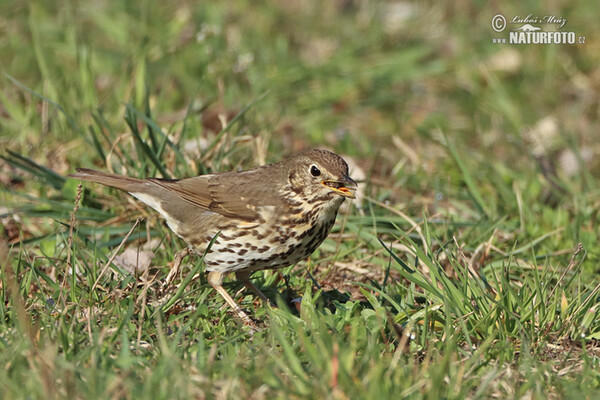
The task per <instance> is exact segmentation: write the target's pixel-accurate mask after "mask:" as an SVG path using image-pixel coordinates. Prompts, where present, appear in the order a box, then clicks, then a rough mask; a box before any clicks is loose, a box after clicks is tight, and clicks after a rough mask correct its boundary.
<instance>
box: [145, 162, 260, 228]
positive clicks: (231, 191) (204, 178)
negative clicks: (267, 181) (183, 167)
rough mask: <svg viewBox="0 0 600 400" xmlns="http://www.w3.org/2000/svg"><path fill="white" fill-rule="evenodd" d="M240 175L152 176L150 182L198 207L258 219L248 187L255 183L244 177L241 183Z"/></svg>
mask: <svg viewBox="0 0 600 400" xmlns="http://www.w3.org/2000/svg"><path fill="white" fill-rule="evenodd" d="M239 174H242V173H239ZM239 174H238V173H222V174H213V175H201V176H197V177H194V178H186V179H179V180H163V179H149V181H150V182H152V183H154V184H155V185H158V186H160V187H162V188H164V189H167V190H169V191H171V192H172V193H174V194H175V195H177V196H178V197H179V198H181V199H183V200H185V201H186V202H187V203H189V204H191V205H193V206H195V207H199V208H202V209H205V210H210V211H212V212H215V213H218V214H222V215H224V216H227V217H232V218H240V219H246V220H250V219H255V218H256V217H257V216H258V213H257V212H256V209H255V206H254V205H253V199H252V197H253V196H252V195H250V193H248V189H247V188H248V186H250V187H251V186H252V185H248V182H243V179H242V182H240V179H239V177H237V176H236V175H239ZM232 178H233V179H232ZM236 178H238V179H236ZM251 191H252V190H251Z"/></svg>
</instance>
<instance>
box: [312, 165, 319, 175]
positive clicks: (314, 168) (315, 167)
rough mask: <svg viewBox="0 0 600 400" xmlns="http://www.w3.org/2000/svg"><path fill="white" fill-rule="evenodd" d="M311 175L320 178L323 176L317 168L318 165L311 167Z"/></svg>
mask: <svg viewBox="0 0 600 400" xmlns="http://www.w3.org/2000/svg"><path fill="white" fill-rule="evenodd" d="M310 173H311V175H312V176H319V175H321V171H320V170H319V168H317V166H316V165H313V166H311V167H310Z"/></svg>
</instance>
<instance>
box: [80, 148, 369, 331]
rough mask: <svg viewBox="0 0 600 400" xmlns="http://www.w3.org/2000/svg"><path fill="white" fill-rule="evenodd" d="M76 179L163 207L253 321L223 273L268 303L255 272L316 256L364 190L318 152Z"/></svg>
mask: <svg viewBox="0 0 600 400" xmlns="http://www.w3.org/2000/svg"><path fill="white" fill-rule="evenodd" d="M69 176H70V177H72V178H76V179H81V180H85V181H91V182H97V183H101V184H103V185H106V186H111V187H114V188H117V189H121V190H124V191H126V192H129V194H131V195H132V196H134V197H136V198H137V199H139V200H141V201H143V202H144V203H146V204H147V205H149V206H150V207H152V208H154V209H155V210H156V211H158V212H159V213H160V214H161V215H162V216H163V217H164V218H165V219H166V221H167V225H168V226H169V228H170V229H171V230H172V231H173V232H174V233H175V234H177V236H179V237H180V238H182V239H183V240H184V241H185V242H186V243H187V244H188V246H189V249H191V251H193V252H195V253H197V254H199V255H202V254H204V252H206V254H205V255H204V263H205V266H206V267H205V270H206V271H207V272H208V282H209V283H210V284H211V286H212V287H213V288H215V290H216V291H217V292H218V293H219V294H220V295H221V296H223V298H224V299H225V301H226V302H227V303H228V304H229V305H230V306H231V308H233V310H234V311H235V312H236V313H237V315H238V316H239V317H240V318H241V319H242V320H243V321H244V322H245V323H246V324H248V325H253V323H252V320H251V319H250V317H249V316H248V315H247V314H246V313H245V312H244V311H243V310H242V309H241V308H240V307H239V306H238V305H237V303H236V302H235V300H234V299H233V298H232V297H231V296H230V295H229V294H228V293H227V292H226V291H225V289H224V288H223V286H222V283H223V276H224V275H225V274H228V273H230V272H235V273H236V278H237V279H239V280H241V281H242V282H243V283H244V284H245V285H246V287H247V288H249V289H250V290H252V291H253V292H254V293H255V294H256V295H257V296H258V297H260V298H261V299H262V300H263V301H266V302H268V299H267V297H266V296H265V295H264V294H263V293H262V292H261V291H260V290H259V289H258V288H257V287H256V286H254V284H252V282H250V280H249V278H250V275H251V274H252V272H254V271H258V270H263V269H274V268H283V267H287V266H289V265H292V264H294V263H297V262H298V261H300V260H303V259H305V258H307V257H308V256H309V255H311V254H312V253H313V252H314V251H315V250H316V248H317V247H319V245H320V244H321V243H322V242H323V240H325V238H326V237H327V235H328V234H329V231H330V230H331V227H332V226H333V223H334V222H335V217H336V215H337V212H338V209H339V207H340V205H341V204H342V203H343V202H344V200H345V199H346V198H350V199H353V198H354V194H353V190H354V189H356V187H357V185H356V182H354V181H353V180H352V179H351V178H350V177H349V176H348V164H346V162H345V161H344V160H343V159H342V158H341V157H340V156H338V155H336V154H334V153H332V152H329V151H325V150H317V149H315V150H309V151H306V152H303V153H300V154H298V155H296V156H293V157H290V158H288V159H285V160H283V161H280V162H278V163H276V164H270V165H265V166H262V167H258V168H254V169H250V170H248V171H241V172H225V173H218V174H209V175H200V176H197V177H194V178H184V179H173V180H171V179H157V178H147V179H136V178H130V177H126V176H121V175H115V174H109V173H106V172H100V171H94V170H90V169H83V168H78V169H77V173H75V174H72V175H69ZM215 235H218V236H217V237H216V238H215V240H214V242H213V245H212V247H211V248H210V249H209V250H208V251H207V246H208V244H209V243H210V241H211V240H212V239H213V238H214V236H215ZM188 251H189V250H188ZM186 254H187V253H186ZM181 258H183V257H180V258H179V259H177V260H176V262H175V264H176V266H178V263H179V262H180V261H181Z"/></svg>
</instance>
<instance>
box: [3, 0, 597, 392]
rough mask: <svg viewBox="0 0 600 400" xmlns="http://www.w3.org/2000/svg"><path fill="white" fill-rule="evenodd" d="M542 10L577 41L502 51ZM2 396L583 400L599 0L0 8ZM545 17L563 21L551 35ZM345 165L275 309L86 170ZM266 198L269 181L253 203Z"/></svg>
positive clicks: (270, 282)
mask: <svg viewBox="0 0 600 400" xmlns="http://www.w3.org/2000/svg"><path fill="white" fill-rule="evenodd" d="M497 14H502V15H504V16H506V18H507V19H508V20H509V26H508V29H509V30H510V29H513V28H517V27H518V26H520V25H519V24H516V25H514V24H513V25H511V24H510V20H511V18H512V17H513V16H521V17H525V16H527V15H529V14H531V15H532V16H538V17H539V18H540V17H544V16H549V15H551V16H556V17H561V18H564V19H566V23H565V25H564V26H563V27H560V28H556V25H552V24H545V25H544V24H540V23H538V24H537V25H536V24H533V25H535V26H541V27H543V29H544V30H552V29H559V30H561V31H572V32H575V33H576V34H577V36H578V37H579V36H585V38H586V42H585V43H581V44H573V45H570V44H560V45H556V44H553V45H516V44H495V43H492V39H493V38H494V37H500V36H502V35H504V36H503V37H506V36H507V35H508V33H507V32H508V30H507V31H505V32H504V33H503V34H498V33H496V32H495V31H494V30H493V28H492V18H493V17H494V16H495V15H497ZM0 15H1V16H2V17H0V59H2V60H3V63H2V70H3V73H2V76H0V87H1V90H0V158H1V159H0V263H1V272H0V293H1V295H2V301H1V302H0V392H1V393H2V397H3V398H7V399H9V398H10V399H19V398H21V399H38V398H39V399H42V398H43V399H48V398H69V399H88V398H99V399H138V398H153V399H179V398H180V399H188V398H197V399H204V398H216V399H290V398H291V399H300V398H314V399H323V398H331V399H386V398H390V399H391V398H393V399H398V398H427V399H439V398H447V399H454V398H469V399H476V398H525V399H547V398H577V399H581V398H598V396H600V373H599V371H600V368H599V367H600V365H599V364H600V358H599V357H600V346H599V342H598V340H599V339H600V316H599V315H598V309H599V307H600V279H598V272H599V269H600V268H599V265H600V250H599V249H598V241H599V238H598V236H599V233H600V231H599V226H600V200H599V198H600V181H599V176H600V162H599V161H598V160H600V157H599V155H600V141H599V140H598V132H600V122H599V119H598V117H599V110H600V101H599V100H600V91H599V88H600V47H599V43H600V25H599V24H598V23H597V21H598V20H600V9H599V8H598V7H597V4H596V3H595V2H592V1H576V2H567V1H562V0H559V1H557V2H552V3H551V5H546V4H542V3H540V2H534V1H525V2H521V3H519V4H515V5H508V4H506V5H504V4H502V3H498V2H492V3H490V2H475V3H471V2H466V1H457V2H452V3H448V4H441V3H439V2H409V1H385V2H383V1H382V2H379V1H352V0H349V1H343V0H336V1H328V2H319V1H307V2H301V1H259V2H248V1H234V2H194V1H189V0H181V1H176V2H167V1H153V0H147V1H139V2H121V1H109V0H97V1H93V2H77V1H67V0H65V1H52V2H48V1H39V0H34V1H31V2H22V1H12V0H8V1H4V2H2V3H0ZM553 27H554V28H553ZM310 147H318V148H325V149H330V150H332V151H335V152H336V153H338V154H340V155H342V156H343V157H344V158H345V159H346V160H347V161H348V162H349V164H350V171H351V176H352V177H353V178H354V179H355V180H357V181H358V182H359V186H360V190H359V192H358V198H357V199H356V200H355V201H353V202H351V203H349V202H347V203H348V204H347V205H345V206H344V207H343V209H342V210H341V212H340V215H339V216H338V220H337V223H336V225H335V227H334V228H333V231H332V233H331V234H330V236H329V238H328V239H327V240H326V241H325V242H324V243H323V245H322V246H321V247H320V248H319V249H318V250H317V251H316V252H315V253H314V254H313V255H312V256H310V258H308V259H307V260H305V261H303V262H300V263H298V264H297V265H294V266H290V267H289V268H285V269H283V270H279V271H261V272H258V273H256V274H254V275H253V282H254V283H255V284H256V285H257V286H258V287H260V288H261V289H262V290H263V291H264V292H265V293H266V295H267V296H268V297H269V298H270V299H271V300H272V301H273V302H274V303H275V304H277V305H278V307H277V308H272V307H268V306H265V305H263V304H261V303H260V301H259V300H258V299H256V297H255V296H253V295H252V294H251V293H248V292H247V291H246V290H244V289H243V285H241V284H240V283H239V282H236V281H235V280H234V279H227V280H226V284H225V286H226V289H227V291H228V292H229V293H232V294H234V295H235V298H236V300H237V301H238V302H239V303H240V304H241V306H242V307H243V308H244V309H246V310H248V312H249V313H250V314H251V315H253V317H254V318H256V319H257V320H258V321H259V325H260V326H261V327H262V329H261V330H260V331H259V332H253V331H252V330H251V329H249V328H248V327H246V326H244V325H243V324H242V323H241V321H240V320H239V319H238V318H237V317H236V316H235V315H234V314H233V313H232V312H231V311H230V310H229V309H228V307H226V305H224V302H223V300H222V298H221V297H220V296H218V295H217V294H216V293H215V291H214V290H213V289H212V288H211V287H210V285H209V284H208V282H207V281H206V277H205V275H204V273H203V265H202V263H201V262H200V258H199V257H189V258H186V259H185V260H184V263H183V267H182V269H181V270H180V271H179V273H178V274H177V275H175V276H172V279H170V280H169V281H168V280H167V277H168V275H169V272H170V271H171V268H172V266H173V259H174V256H175V254H176V253H177V252H178V251H179V250H180V249H182V248H183V247H185V244H184V243H183V242H182V241H181V240H180V239H179V238H177V237H176V236H175V235H173V234H172V233H170V232H169V230H168V228H167V226H166V224H165V223H164V221H163V220H162V219H161V218H160V217H159V216H158V214H157V213H155V212H153V211H152V210H149V209H148V208H146V207H144V206H143V204H141V203H139V202H137V201H136V200H134V199H132V198H131V197H129V196H128V195H127V194H124V193H122V192H119V191H116V190H113V189H108V188H104V187H101V186H99V185H94V184H89V183H86V184H84V185H80V182H78V181H76V180H73V179H67V178H66V175H67V174H69V173H72V172H73V171H74V169H75V168H77V167H87V168H96V169H101V170H104V171H113V172H116V173H121V174H126V175H130V176H136V177H146V176H157V177H165V178H173V177H186V176H194V175H198V174H205V173H212V172H221V171H233V170H241V169H246V168H252V167H255V166H258V165H262V164H265V163H269V162H275V161H278V160H280V159H281V158H282V157H284V156H286V155H289V154H293V153H295V152H298V151H300V150H302V149H305V148H310ZM268 184H269V182H265V185H266V186H268Z"/></svg>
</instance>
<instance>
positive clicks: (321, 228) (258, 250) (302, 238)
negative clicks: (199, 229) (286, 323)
mask: <svg viewBox="0 0 600 400" xmlns="http://www.w3.org/2000/svg"><path fill="white" fill-rule="evenodd" d="M334 221H335V215H333V217H332V218H329V219H328V220H326V221H323V222H321V221H316V223H315V221H312V223H307V224H303V225H301V226H298V225H297V224H296V225H292V224H288V225H286V224H279V225H278V226H276V227H275V226H272V225H269V226H259V227H254V228H252V229H247V230H240V229H231V230H227V229H224V230H221V233H220V234H219V236H218V237H217V238H216V239H215V241H214V243H213V245H212V247H211V248H210V249H209V250H208V251H207V253H206V255H205V257H204V263H205V264H206V271H219V272H223V273H229V272H236V271H257V270H261V269H275V268H284V267H287V266H289V265H292V264H295V263H297V262H299V261H301V260H303V259H305V258H307V257H308V256H310V255H311V254H312V253H313V252H314V251H315V250H316V249H317V247H319V245H320V244H321V243H322V242H323V240H325V238H326V237H327V235H328V234H329V231H330V230H331V227H332V226H333V223H334Z"/></svg>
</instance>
